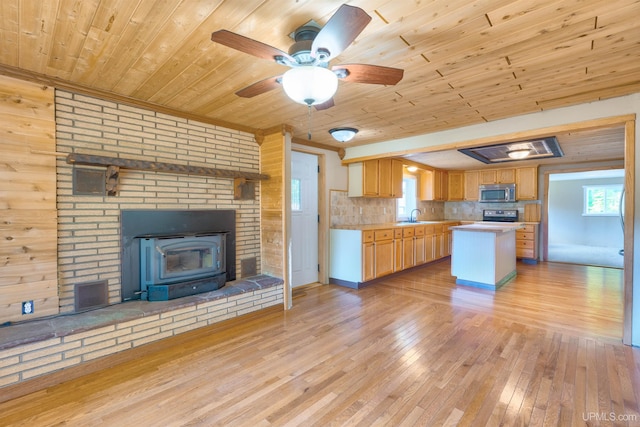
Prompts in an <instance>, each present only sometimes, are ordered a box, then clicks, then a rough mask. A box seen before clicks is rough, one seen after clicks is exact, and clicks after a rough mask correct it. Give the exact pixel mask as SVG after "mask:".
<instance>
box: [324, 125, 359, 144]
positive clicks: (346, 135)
mask: <svg viewBox="0 0 640 427" xmlns="http://www.w3.org/2000/svg"><path fill="white" fill-rule="evenodd" d="M329 133H330V134H331V136H332V137H333V139H335V140H336V141H338V142H348V141H351V140H352V139H353V137H354V136H356V133H358V129H356V128H333V129H330V130H329Z"/></svg>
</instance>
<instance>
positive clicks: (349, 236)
mask: <svg viewBox="0 0 640 427" xmlns="http://www.w3.org/2000/svg"><path fill="white" fill-rule="evenodd" d="M453 224H456V223H454V222H447V223H434V224H417V225H415V226H414V225H413V224H412V225H401V226H396V227H390V228H380V229H377V228H376V229H367V230H358V229H346V228H340V229H336V228H332V229H331V230H330V234H329V236H330V237H329V239H330V242H329V281H330V283H335V284H338V285H342V286H346V287H350V288H356V289H357V288H359V287H360V286H361V285H362V284H363V283H366V282H369V281H371V280H374V279H377V278H380V277H384V276H386V275H389V274H392V273H396V272H399V271H402V270H404V269H407V268H412V267H415V266H417V265H421V264H425V263H428V262H431V261H435V260H437V259H439V258H442V257H445V256H448V255H449V254H450V253H451V243H450V234H451V233H450V232H449V230H448V228H449V227H450V226H451V225H453Z"/></svg>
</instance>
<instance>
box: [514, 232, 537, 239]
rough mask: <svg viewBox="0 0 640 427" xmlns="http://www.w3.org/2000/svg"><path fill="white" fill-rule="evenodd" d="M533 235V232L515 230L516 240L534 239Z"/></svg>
mask: <svg viewBox="0 0 640 427" xmlns="http://www.w3.org/2000/svg"><path fill="white" fill-rule="evenodd" d="M534 238H535V235H534V234H533V233H526V232H523V231H520V230H518V231H517V232H516V240H534Z"/></svg>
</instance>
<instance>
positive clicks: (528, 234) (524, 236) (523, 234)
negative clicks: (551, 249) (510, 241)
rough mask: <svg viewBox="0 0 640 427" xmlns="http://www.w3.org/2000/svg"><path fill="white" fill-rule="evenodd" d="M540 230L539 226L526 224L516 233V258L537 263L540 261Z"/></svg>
mask: <svg viewBox="0 0 640 427" xmlns="http://www.w3.org/2000/svg"><path fill="white" fill-rule="evenodd" d="M538 228H539V224H531V223H527V224H525V226H524V228H521V229H520V230H517V231H516V257H517V258H522V259H523V260H529V261H532V262H537V260H538Z"/></svg>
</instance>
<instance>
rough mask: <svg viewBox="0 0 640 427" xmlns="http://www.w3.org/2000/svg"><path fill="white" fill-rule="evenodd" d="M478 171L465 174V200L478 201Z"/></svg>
mask: <svg viewBox="0 0 640 427" xmlns="http://www.w3.org/2000/svg"><path fill="white" fill-rule="evenodd" d="M478 179H479V177H478V171H468V172H465V173H464V200H470V201H476V200H478V185H480V184H478Z"/></svg>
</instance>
